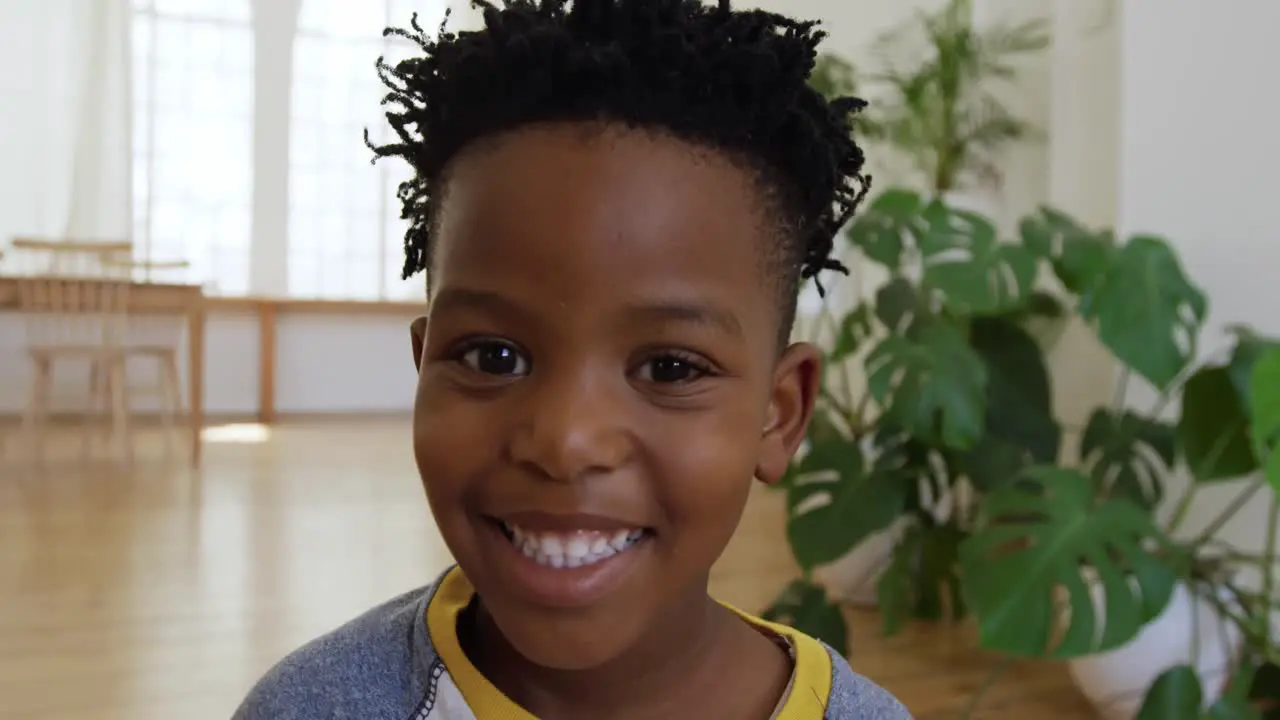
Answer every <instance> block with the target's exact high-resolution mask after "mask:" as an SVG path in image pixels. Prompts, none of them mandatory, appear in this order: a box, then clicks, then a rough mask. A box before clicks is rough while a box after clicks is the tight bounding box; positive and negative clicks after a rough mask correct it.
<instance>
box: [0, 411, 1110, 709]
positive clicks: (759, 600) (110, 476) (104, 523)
mask: <svg viewBox="0 0 1280 720" xmlns="http://www.w3.org/2000/svg"><path fill="white" fill-rule="evenodd" d="M4 430H5V429H4V428H0V435H2V434H3V433H4ZM247 430H252V428H249V429H247ZM7 439H8V440H9V442H7V443H5V446H4V449H3V450H0V453H3V454H0V720H15V719H17V718H24V719H35V718H39V719H40V720H70V719H72V718H75V719H77V720H79V719H85V720H173V719H175V718H182V719H183V720H201V719H204V718H208V719H210V720H219V719H222V720H225V718H228V717H229V716H230V714H231V712H232V710H233V709H234V708H235V706H236V704H237V703H238V702H239V700H240V699H241V697H242V696H243V694H244V693H245V691H246V690H247V689H248V687H249V686H250V685H251V684H252V683H253V681H254V680H255V679H257V678H258V677H259V676H260V675H261V673H262V672H263V671H264V670H266V669H267V668H268V667H269V666H270V665H271V664H272V663H274V662H275V661H276V660H277V659H279V658H280V657H281V656H282V655H284V654H285V653H286V652H288V651H289V650H291V649H293V648H295V647H297V646H298V645H299V644H301V643H303V642H305V641H307V640H309V639H311V638H313V637H315V636H316V635H319V634H321V633H323V632H325V631H327V630H329V629H331V628H333V627H334V626H336V625H338V624H339V623H341V622H343V621H344V620H347V619H349V618H351V617H353V616H354V615H356V614H358V613H360V612H361V611H363V610H365V609H367V608H369V607H370V606H372V605H374V604H376V603H378V602H380V601H382V600H385V599H387V598H389V597H391V596H392V595H395V594H397V593H398V592H401V591H403V590H407V589H409V588H412V587H416V586H419V585H422V584H424V583H425V582H427V581H428V580H429V579H431V578H432V577H433V576H434V575H435V574H436V573H437V572H439V571H440V570H442V569H443V568H444V567H445V566H447V565H448V564H449V556H448V553H447V551H446V549H445V547H444V544H443V543H442V542H441V540H440V538H439V536H438V535H437V533H436V530H435V528H434V525H433V523H432V521H431V517H430V514H429V512H428V510H427V505H426V501H425V499H424V498H423V494H422V490H421V488H420V486H419V483H418V478H417V472H416V470H415V468H414V466H413V461H412V458H411V457H410V453H409V438H408V427H407V423H405V422H402V421H396V422H390V421H378V422H375V421H367V422H358V423H356V422H345V423H340V424H339V423H330V424H315V425H307V426H297V427H293V426H286V427H282V428H275V429H273V430H271V431H270V432H269V433H268V434H267V436H266V437H261V436H260V435H259V436H256V437H255V436H254V434H253V433H252V432H233V431H222V432H220V433H217V434H214V435H212V436H211V437H210V442H209V443H208V445H207V451H206V459H205V466H204V469H203V471H201V472H200V473H198V474H197V473H193V472H191V471H188V470H186V469H185V466H184V464H183V463H182V462H174V463H166V462H165V461H164V460H163V458H162V454H161V453H160V452H159V448H160V447H161V446H160V444H159V442H158V440H156V439H155V438H144V439H143V441H142V446H141V447H142V449H141V452H140V457H139V460H138V462H137V463H136V465H135V469H134V470H133V471H130V472H123V471H120V470H112V469H111V467H112V466H111V465H110V464H108V463H105V462H103V461H99V462H98V463H96V464H95V465H92V466H86V465H83V464H81V463H80V462H79V461H78V460H77V459H76V450H77V449H78V444H77V443H75V442H72V439H71V438H67V442H66V447H65V448H61V449H59V448H55V451H54V453H53V455H52V456H51V457H52V458H53V459H52V460H51V462H50V463H49V464H48V465H47V466H46V469H45V471H44V473H43V474H40V475H37V474H35V473H34V472H33V471H31V470H29V469H26V467H27V466H26V465H25V463H24V464H19V463H18V462H17V460H16V459H15V458H14V456H15V455H17V454H19V452H18V451H19V450H20V448H16V447H15V443H14V442H13V441H12V438H11V437H10V438H7ZM94 467H96V468H97V469H92V468H94ZM779 501H780V498H779V497H777V496H775V495H773V494H770V493H768V492H766V491H762V492H760V493H757V494H756V496H754V497H753V498H752V501H751V503H750V504H749V506H748V510H747V515H746V518H745V519H744V521H743V524H742V528H741V530H740V531H739V533H738V536H737V537H736V538H735V540H734V542H733V544H732V545H731V547H730V548H729V551H728V552H727V553H726V555H725V557H724V558H723V560H722V561H721V563H720V564H719V565H718V566H717V568H716V570H715V573H714V575H713V585H714V587H713V590H714V591H715V593H716V594H717V596H719V597H720V598H722V599H724V600H726V601H729V602H732V603H735V604H737V605H739V606H742V607H748V608H758V607H760V606H762V605H763V604H764V603H765V602H767V601H768V600H769V599H770V598H771V597H772V596H773V595H774V593H775V592H776V591H777V589H778V588H779V587H780V586H781V585H782V584H783V583H784V582H785V581H786V580H787V579H789V578H790V577H791V575H792V573H793V572H794V568H793V567H792V566H791V560H790V557H789V555H788V553H787V549H786V547H785V545H784V543H783V542H782V527H783V526H782V514H781V507H780V505H779ZM850 619H851V621H852V627H853V628H854V638H853V645H854V655H853V665H854V667H855V668H856V669H857V670H859V671H861V672H862V673H864V674H866V675H868V676H870V677H871V678H873V679H875V680H877V681H879V682H880V683H882V684H883V685H885V686H886V687H888V688H889V689H890V690H892V691H893V692H894V693H896V694H897V695H898V696H899V697H900V698H901V699H902V700H903V702H904V703H906V705H907V706H908V707H909V708H910V709H911V710H912V712H913V713H914V714H915V715H916V717H917V718H920V719H921V720H928V719H932V718H953V717H957V716H958V714H959V712H960V711H961V710H962V709H963V708H964V707H965V705H966V703H967V702H968V698H969V697H970V695H971V693H972V692H973V691H974V690H975V689H976V688H978V687H979V686H981V685H982V684H983V682H984V681H985V680H986V678H987V676H988V674H989V672H990V671H991V669H992V668H993V667H994V666H995V665H996V663H995V661H994V660H993V659H992V658H989V657H985V656H983V655H981V654H978V653H975V652H974V651H973V650H972V649H971V648H972V643H971V642H970V640H969V634H968V633H966V632H964V631H963V630H959V629H955V628H951V629H947V628H938V627H930V626H925V627H917V628H913V629H911V630H910V631H908V632H907V633H905V634H903V635H901V636H899V637H896V638H894V639H893V640H891V641H884V640H882V639H881V638H879V636H878V633H877V623H878V620H877V618H876V617H875V615H874V613H871V612H868V611H850ZM976 717H985V718H1035V719H1036V720H1053V719H1056V718H1063V719H1066V718H1089V717H1093V714H1092V713H1091V712H1090V711H1089V710H1088V708H1087V706H1086V705H1085V703H1084V701H1083V700H1082V699H1080V697H1079V695H1078V694H1077V693H1076V692H1075V691H1074V689H1073V688H1072V687H1071V685H1070V683H1069V681H1068V680H1067V677H1066V674H1065V671H1063V669H1062V668H1061V667H1059V666H1052V665H1020V666H1016V667H1014V668H1013V669H1012V670H1011V671H1010V672H1008V673H1006V674H1005V675H1004V676H1002V678H1001V680H1000V681H999V682H998V683H996V684H995V686H994V687H993V688H992V689H991V691H990V692H989V693H988V695H987V696H986V700H985V701H984V703H983V706H982V708H981V710H980V712H979V713H978V715H977V716H976Z"/></svg>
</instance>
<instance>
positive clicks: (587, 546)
mask: <svg viewBox="0 0 1280 720" xmlns="http://www.w3.org/2000/svg"><path fill="white" fill-rule="evenodd" d="M499 525H500V526H501V528H502V531H503V534H504V535H506V536H507V539H508V540H510V541H511V543H512V544H513V545H515V546H516V548H517V549H519V550H520V552H522V553H524V556H525V557H527V558H529V559H531V560H533V561H534V562H536V563H538V564H539V565H549V566H551V567H553V568H576V567H581V566H583V565H594V564H595V563H598V562H601V561H603V560H607V559H609V558H611V557H613V556H614V555H617V554H618V553H621V552H626V551H627V550H629V549H631V548H632V547H633V546H634V545H635V544H636V543H638V542H640V540H641V539H642V538H643V537H644V535H645V531H644V530H643V529H635V530H616V531H613V532H603V531H600V530H571V531H569V532H537V531H534V530H528V529H525V528H523V527H521V526H519V525H515V524H513V523H508V522H506V521H499Z"/></svg>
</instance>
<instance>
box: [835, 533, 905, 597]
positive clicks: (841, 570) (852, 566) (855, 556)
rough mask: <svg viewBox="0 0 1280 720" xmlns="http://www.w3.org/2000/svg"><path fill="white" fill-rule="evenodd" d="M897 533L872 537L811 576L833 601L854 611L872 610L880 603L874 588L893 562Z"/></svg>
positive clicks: (879, 534)
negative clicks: (828, 592) (828, 591)
mask: <svg viewBox="0 0 1280 720" xmlns="http://www.w3.org/2000/svg"><path fill="white" fill-rule="evenodd" d="M899 532H900V531H899V530H898V529H897V528H896V527H895V528H891V529H889V530H882V531H881V532H878V533H876V534H874V535H871V536H870V537H868V538H867V539H865V540H863V541H862V542H861V543H858V546H857V547H855V548H854V549H853V550H851V551H849V553H848V554H846V555H845V556H844V557H842V558H840V559H839V560H837V561H835V562H833V563H831V564H830V565H827V566H825V567H822V568H820V569H818V570H817V571H815V573H814V574H815V575H816V577H817V579H818V581H819V582H821V583H822V585H823V586H824V587H826V588H827V589H828V590H830V591H831V595H832V597H833V598H834V599H836V600H839V601H841V602H843V603H845V604H848V605H852V606H854V607H861V608H874V607H876V606H877V604H878V603H879V600H878V598H877V597H876V585H877V584H878V583H879V581H880V575H881V574H883V573H884V570H885V568H887V567H889V562H890V561H891V560H892V559H893V541H894V538H896V537H897V536H898V534H899Z"/></svg>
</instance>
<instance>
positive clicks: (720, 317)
mask: <svg viewBox="0 0 1280 720" xmlns="http://www.w3.org/2000/svg"><path fill="white" fill-rule="evenodd" d="M431 309H432V310H441V309H443V310H454V311H456V310H461V309H472V310H478V311H481V312H487V313H493V314H496V315H514V316H516V317H518V318H520V319H522V320H526V321H529V320H532V319H533V318H532V317H531V315H530V313H529V311H528V310H527V309H526V308H524V307H522V306H521V305H520V304H519V303H517V302H515V301H513V300H511V299H510V298H507V297H504V296H503V295H501V294H499V293H496V292H492V291H488V290H475V289H471V288H462V287H450V288H443V289H441V291H440V293H439V294H438V295H437V296H436V297H435V298H434V299H433V300H432V301H431ZM623 314H624V316H625V318H626V321H629V322H636V323H669V322H677V323H685V324H693V325H704V326H707V327H710V328H714V329H716V330H719V331H720V332H724V333H728V334H729V335H734V336H737V337H741V336H742V334H743V332H742V323H741V322H739V321H738V317H737V316H736V315H735V314H734V313H732V312H730V311H729V310H727V309H725V308H719V307H715V306H712V305H707V304H703V303H698V302H686V301H666V302H639V303H635V304H631V305H628V306H627V307H626V308H625V310H624V311H623Z"/></svg>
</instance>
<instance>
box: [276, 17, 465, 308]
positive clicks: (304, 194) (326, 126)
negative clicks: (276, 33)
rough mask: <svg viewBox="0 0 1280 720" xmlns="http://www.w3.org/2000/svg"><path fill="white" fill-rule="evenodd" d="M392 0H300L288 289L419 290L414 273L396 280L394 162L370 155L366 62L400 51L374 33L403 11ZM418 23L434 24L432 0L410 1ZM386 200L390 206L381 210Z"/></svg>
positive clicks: (399, 169)
mask: <svg viewBox="0 0 1280 720" xmlns="http://www.w3.org/2000/svg"><path fill="white" fill-rule="evenodd" d="M403 4H404V3H403V2H402V1H401V0H367V1H366V2H360V3H354V2H350V0H304V1H303V4H302V8H301V15H300V17H299V28H298V37H297V38H296V39H295V41H294V70H293V72H294V76H293V95H292V103H293V108H292V124H291V126H290V160H289V164H290V183H289V196H290V202H289V213H290V215H289V253H288V257H289V273H288V275H289V292H290V294H293V295H304V296H311V297H323V298H335V299H337V298H344V299H379V298H382V299H386V298H392V297H395V298H401V297H406V296H407V297H412V296H413V292H414V290H413V289H414V288H416V289H417V292H418V294H421V287H422V285H421V279H420V278H414V279H413V280H410V281H408V282H407V283H406V282H403V281H400V280H399V270H400V265H401V263H402V257H403V250H402V249H401V246H402V242H403V241H402V238H403V236H404V226H405V223H404V222H403V221H400V220H399V219H398V215H399V205H398V201H397V200H396V198H395V192H396V186H397V185H398V184H399V183H400V182H401V181H402V180H404V179H406V178H407V177H408V172H409V171H408V169H407V167H406V166H405V165H404V163H396V162H394V161H384V162H381V163H379V164H377V165H373V164H371V162H370V161H371V160H372V158H373V153H372V152H371V151H370V150H369V149H368V148H367V147H365V144H364V140H363V134H364V131H365V130H366V129H368V131H369V133H370V135H371V137H372V138H373V139H374V140H375V142H381V141H383V140H385V139H386V138H387V137H388V135H389V134H390V131H389V129H388V128H387V127H386V120H385V118H384V116H383V110H382V108H381V106H380V105H379V101H380V100H381V98H382V96H383V94H384V93H385V88H384V87H383V85H382V83H381V81H380V80H379V79H378V76H377V72H376V70H375V62H376V60H377V58H378V57H379V56H380V55H386V56H388V57H394V56H395V55H397V54H403V53H404V50H403V49H396V48H394V47H393V43H395V44H398V45H403V44H404V43H403V41H393V40H388V39H385V38H383V37H382V31H383V29H384V28H385V27H387V26H388V25H391V24H395V25H403V24H405V23H407V22H408V19H409V13H403V12H402V13H400V14H399V15H398V16H391V15H389V14H388V9H389V8H391V7H393V6H395V8H396V9H397V10H402V9H403V8H400V7H399V6H400V5H403ZM411 5H413V6H415V7H414V9H416V10H417V11H418V12H419V18H420V19H419V21H420V22H422V23H423V24H424V25H425V26H426V27H435V26H437V25H439V23H440V19H441V18H442V17H443V13H444V3H443V1H442V0H434V2H433V1H432V0H425V1H424V0H416V1H415V2H413V3H411ZM391 208H394V214H391V213H390V209H391Z"/></svg>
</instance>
